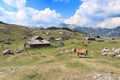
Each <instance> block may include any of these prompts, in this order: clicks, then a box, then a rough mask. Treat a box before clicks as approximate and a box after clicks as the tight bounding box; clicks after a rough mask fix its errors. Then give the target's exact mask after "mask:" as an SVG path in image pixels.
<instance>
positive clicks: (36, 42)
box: [28, 36, 50, 48]
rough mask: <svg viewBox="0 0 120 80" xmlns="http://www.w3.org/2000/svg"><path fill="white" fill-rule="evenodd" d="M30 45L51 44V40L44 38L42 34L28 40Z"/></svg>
mask: <svg viewBox="0 0 120 80" xmlns="http://www.w3.org/2000/svg"><path fill="white" fill-rule="evenodd" d="M28 45H30V47H31V48H36V47H43V46H50V42H49V41H47V40H45V39H43V38H42V37H40V36H33V37H32V38H31V39H30V40H29V41H28Z"/></svg>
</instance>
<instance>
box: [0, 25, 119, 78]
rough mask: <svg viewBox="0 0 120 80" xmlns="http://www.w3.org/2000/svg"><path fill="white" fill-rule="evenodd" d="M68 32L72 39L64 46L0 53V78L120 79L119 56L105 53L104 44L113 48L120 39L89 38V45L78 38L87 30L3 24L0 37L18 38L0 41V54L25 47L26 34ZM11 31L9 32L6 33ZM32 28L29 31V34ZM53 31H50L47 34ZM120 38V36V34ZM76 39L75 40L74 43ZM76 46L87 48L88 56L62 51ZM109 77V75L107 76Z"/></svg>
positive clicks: (0, 28) (41, 34) (44, 35)
mask: <svg viewBox="0 0 120 80" xmlns="http://www.w3.org/2000/svg"><path fill="white" fill-rule="evenodd" d="M60 31H62V32H66V36H70V39H69V40H65V41H63V42H64V44H65V45H64V46H63V47H58V46H56V44H55V43H52V46H50V47H41V48H29V47H27V49H26V51H24V52H23V53H21V54H17V53H16V54H14V55H5V56H3V55H0V80H97V79H99V78H101V77H102V78H103V79H101V80H106V78H105V77H108V78H110V79H112V80H119V76H120V62H119V61H120V60H119V59H118V58H116V57H111V56H102V55H101V49H102V46H104V47H108V48H109V49H112V48H113V47H120V45H119V44H120V42H118V43H109V42H90V43H89V44H88V47H85V46H82V45H81V44H77V43H81V42H85V43H87V41H85V40H77V39H78V38H83V36H84V34H81V33H75V34H74V33H73V32H70V31H67V30H63V29H59V30H50V29H43V30H41V29H28V28H26V27H21V26H17V25H3V24H1V25H0V38H1V39H3V38H6V37H11V38H13V39H15V41H13V42H12V44H10V45H4V47H2V44H3V43H0V54H2V51H3V50H5V49H11V50H14V49H17V48H23V44H24V42H26V41H27V40H28V38H27V39H25V40H21V39H20V38H21V36H23V35H29V37H30V36H31V35H39V36H41V37H43V38H45V39H48V38H49V37H55V38H59V37H62V36H65V35H61V34H59V32H60ZM5 32H9V34H8V33H7V34H4V33H5ZM28 32H29V34H28ZM47 32H50V34H49V35H48V34H46V33H47ZM118 40H119V38H118ZM71 42H75V43H76V44H75V45H74V44H71ZM73 47H77V48H87V49H88V53H89V56H88V57H87V58H84V57H83V56H81V58H78V57H77V56H76V54H75V53H65V52H64V53H62V54H59V53H60V51H66V50H71V49H72V48H73ZM108 78H107V79H108Z"/></svg>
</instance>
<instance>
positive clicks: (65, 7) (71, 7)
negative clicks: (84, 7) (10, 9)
mask: <svg viewBox="0 0 120 80" xmlns="http://www.w3.org/2000/svg"><path fill="white" fill-rule="evenodd" d="M81 3H82V2H81V1H80V0H69V1H67V0H66V1H65V0H63V1H57V0H27V4H26V6H27V7H33V8H35V9H38V10H44V9H45V8H50V9H52V10H56V12H57V13H60V14H61V16H62V17H63V18H69V17H71V16H73V15H74V13H75V11H76V9H78V8H79V5H80V4H81Z"/></svg>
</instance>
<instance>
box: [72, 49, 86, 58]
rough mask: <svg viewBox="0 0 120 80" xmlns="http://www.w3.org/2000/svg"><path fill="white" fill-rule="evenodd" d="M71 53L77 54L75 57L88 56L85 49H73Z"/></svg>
mask: <svg viewBox="0 0 120 80" xmlns="http://www.w3.org/2000/svg"><path fill="white" fill-rule="evenodd" d="M73 51H74V52H75V53H76V54H77V56H78V57H79V55H84V56H85V57H86V56H87V55H88V51H87V49H84V48H83V49H79V48H73Z"/></svg>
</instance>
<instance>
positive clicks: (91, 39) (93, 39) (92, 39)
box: [85, 37, 96, 41]
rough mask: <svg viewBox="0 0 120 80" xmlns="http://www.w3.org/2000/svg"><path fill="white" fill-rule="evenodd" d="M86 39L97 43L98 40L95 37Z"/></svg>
mask: <svg viewBox="0 0 120 80" xmlns="http://www.w3.org/2000/svg"><path fill="white" fill-rule="evenodd" d="M85 39H86V40H88V41H96V38H94V37H85Z"/></svg>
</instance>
